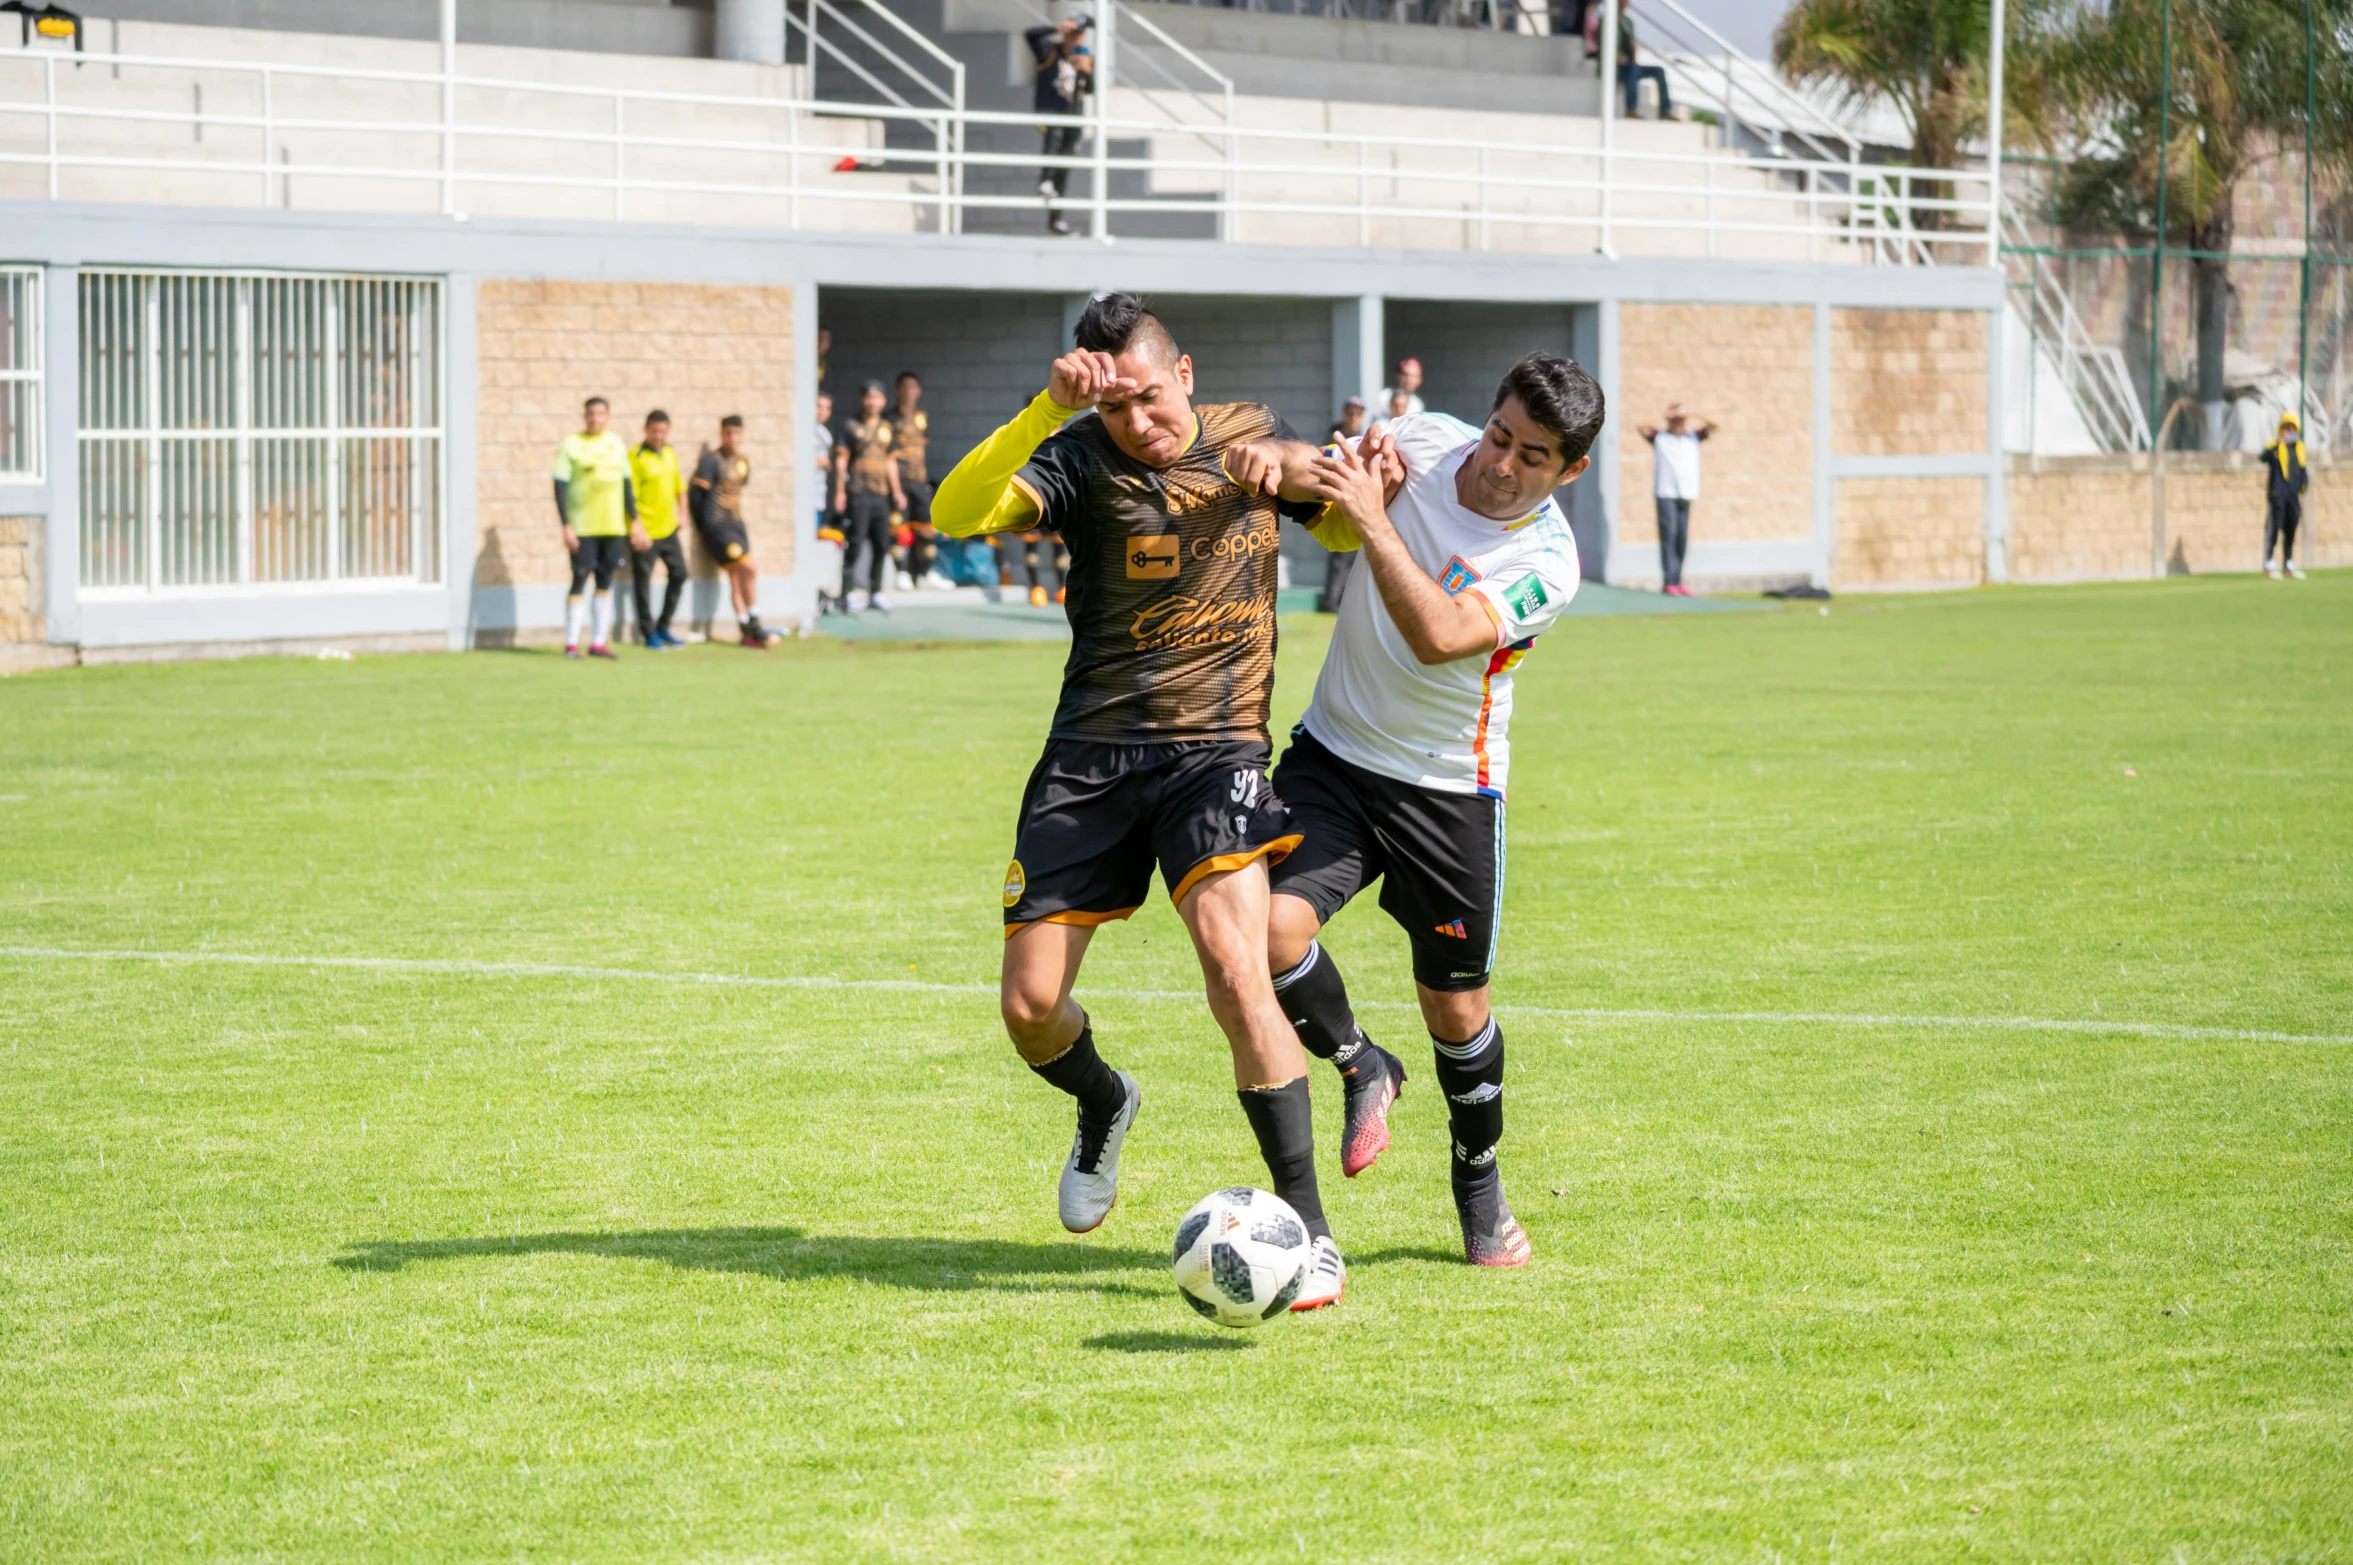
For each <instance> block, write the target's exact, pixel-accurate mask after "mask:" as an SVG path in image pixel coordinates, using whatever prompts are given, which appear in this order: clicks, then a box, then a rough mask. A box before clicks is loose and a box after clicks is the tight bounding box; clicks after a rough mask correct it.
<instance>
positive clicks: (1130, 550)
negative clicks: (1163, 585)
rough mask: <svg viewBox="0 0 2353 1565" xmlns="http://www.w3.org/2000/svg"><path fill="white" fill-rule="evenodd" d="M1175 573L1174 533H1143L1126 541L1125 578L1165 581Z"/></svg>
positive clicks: (1175, 542)
mask: <svg viewBox="0 0 2353 1565" xmlns="http://www.w3.org/2000/svg"><path fill="white" fill-rule="evenodd" d="M1176 573H1177V537H1176V534H1175V533H1145V534H1142V535H1140V536H1138V537H1134V538H1130V539H1129V540H1128V541H1127V579H1128V580H1129V581H1166V580H1168V579H1169V578H1171V577H1173V576H1174V575H1176Z"/></svg>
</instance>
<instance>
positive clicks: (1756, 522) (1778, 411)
mask: <svg viewBox="0 0 2353 1565" xmlns="http://www.w3.org/2000/svg"><path fill="white" fill-rule="evenodd" d="M1813 388H1814V311H1813V308H1812V307H1811V306H1809V305H1722V304H1626V305H1621V306H1620V307H1619V311H1618V395H1617V400H1616V401H1615V402H1614V403H1613V404H1612V405H1611V408H1610V422H1611V423H1612V424H1613V425H1615V426H1616V429H1617V440H1618V463H1619V466H1618V472H1619V479H1618V543H1619V547H1620V548H1622V549H1624V550H1626V551H1627V552H1628V553H1629V555H1630V556H1631V557H1632V558H1634V559H1652V560H1655V558H1656V550H1657V545H1658V526H1657V519H1656V518H1657V513H1656V511H1655V509H1654V508H1653V505H1652V500H1651V495H1652V479H1653V476H1654V475H1653V469H1652V459H1651V451H1650V447H1649V445H1648V444H1647V443H1646V442H1645V441H1644V440H1643V438H1642V436H1641V433H1640V432H1639V429H1638V428H1637V426H1639V425H1642V424H1656V423H1657V422H1658V421H1659V418H1660V415H1661V413H1662V411H1663V410H1664V409H1665V408H1666V406H1667V404H1668V403H1670V402H1681V403H1682V404H1683V405H1684V406H1685V407H1687V408H1689V409H1691V410H1692V411H1694V412H1697V413H1703V414H1706V415H1707V416H1708V417H1710V418H1714V419H1717V420H1720V421H1721V422H1722V424H1723V428H1722V429H1720V430H1719V431H1718V432H1717V433H1716V434H1714V435H1712V436H1710V437H1709V438H1708V441H1707V444H1706V446H1705V448H1704V449H1703V451H1702V454H1701V459H1700V472H1701V485H1700V500H1699V503H1698V504H1696V505H1694V506H1693V507H1692V508H1691V537H1692V541H1693V543H1695V544H1697V543H1704V542H1720V541H1729V540H1748V539H1773V538H1811V537H1812V536H1813V535H1814V498H1813V497H1814V427H1813V425H1814V420H1813V413H1814V389H1813Z"/></svg>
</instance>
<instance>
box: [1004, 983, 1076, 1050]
mask: <svg viewBox="0 0 2353 1565" xmlns="http://www.w3.org/2000/svg"><path fill="white" fill-rule="evenodd" d="M998 1011H999V1013H1000V1014H1001V1015H1002V1016H1003V1017H1004V1019H1005V1035H1006V1036H1007V1037H1009V1038H1011V1039H1012V1040H1013V1047H1014V1049H1015V1051H1016V1052H1018V1053H1019V1054H1020V1055H1021V1057H1022V1058H1023V1059H1025V1060H1027V1061H1029V1062H1030V1063H1031V1064H1032V1065H1043V1064H1045V1063H1046V1061H1048V1060H1050V1059H1052V1058H1053V1057H1054V1056H1055V1055H1057V1054H1059V1053H1061V1052H1062V1050H1063V1049H1064V1048H1067V1047H1068V1046H1069V1042H1070V1040H1069V1039H1067V1038H1063V1039H1057V1038H1056V1037H1055V1033H1056V1032H1057V1031H1058V1030H1059V1027H1058V1023H1059V1022H1060V1021H1061V1019H1062V996H1061V995H1059V994H1047V993H1045V992H1043V991H1041V990H1033V989H1028V988H1025V987H1023V986H1021V985H1017V984H1008V985H1006V986H1005V989H1004V990H1003V992H1002V993H1001V994H1000V995H999V997H998Z"/></svg>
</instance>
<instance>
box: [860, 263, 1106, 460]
mask: <svg viewBox="0 0 2353 1565" xmlns="http://www.w3.org/2000/svg"><path fill="white" fill-rule="evenodd" d="M817 320H818V324H819V325H820V326H824V327H828V328H830V329H831V330H832V332H833V353H832V355H831V357H830V358H829V359H828V360H827V362H826V374H825V385H824V387H823V389H824V390H826V391H829V392H831V393H832V394H833V403H834V417H835V419H836V420H837V421H838V420H840V419H842V418H845V417H847V416H849V415H850V414H851V413H853V412H855V411H856V409H857V403H858V387H859V383H860V382H862V381H867V380H879V381H881V382H882V383H883V384H884V385H885V386H888V385H890V384H891V382H892V381H893V380H895V379H896V378H897V376H898V373H899V371H901V370H910V369H911V370H913V371H914V372H915V373H916V374H918V375H920V376H922V377H923V405H924V408H925V410H926V411H928V412H929V413H930V415H931V442H932V443H931V451H930V456H931V475H932V478H933V479H934V480H935V481H936V480H937V479H938V478H939V477H940V476H941V475H942V474H944V473H946V472H947V470H948V469H949V468H951V467H953V466H955V465H956V463H957V462H958V461H960V460H962V458H963V456H964V453H965V452H967V451H969V450H971V449H972V447H973V446H974V445H976V444H977V443H978V442H979V441H980V440H981V439H982V438H984V437H985V436H986V435H987V434H988V433H989V432H990V431H991V430H993V429H995V428H996V427H997V426H998V425H1000V424H1002V423H1004V422H1005V421H1006V420H1007V419H1009V418H1011V417H1012V416H1013V415H1014V414H1016V413H1018V412H1020V411H1021V410H1022V409H1023V408H1024V407H1026V406H1028V405H1029V400H1030V398H1032V397H1034V396H1036V395H1037V394H1038V392H1039V391H1040V390H1042V389H1043V388H1044V386H1045V384H1046V366H1047V365H1048V364H1050V363H1052V362H1053V360H1054V357H1055V355H1056V354H1058V353H1060V352H1062V351H1063V346H1062V345H1063V342H1064V338H1063V334H1062V298H1061V296H1060V295H1059V294H1050V293H998V292H992V293H972V292H964V291H957V290H951V289H944V288H928V289H922V288H919V289H869V288H827V289H825V290H824V291H823V293H822V294H821V295H820V296H819V299H818V305H817Z"/></svg>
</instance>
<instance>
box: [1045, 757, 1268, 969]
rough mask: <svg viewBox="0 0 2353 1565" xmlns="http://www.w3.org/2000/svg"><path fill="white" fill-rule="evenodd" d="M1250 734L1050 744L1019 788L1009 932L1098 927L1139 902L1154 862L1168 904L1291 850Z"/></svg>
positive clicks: (1263, 763)
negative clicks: (1224, 874)
mask: <svg viewBox="0 0 2353 1565" xmlns="http://www.w3.org/2000/svg"><path fill="white" fill-rule="evenodd" d="M1269 754H1270V751H1269V749H1268V746H1267V745H1266V744H1264V743H1263V742H1261V741H1258V740H1254V739H1204V740H1198V741H1194V742H1191V743H1182V744H1092V743H1089V742H1087V741H1085V740H1078V739H1049V740H1048V741H1047V742H1046V750H1045V753H1044V754H1043V755H1040V756H1039V757H1038V764H1037V768H1036V769H1035V770H1034V771H1032V772H1031V773H1030V774H1029V786H1028V787H1027V788H1025V789H1023V790H1022V795H1021V820H1020V823H1019V825H1018V826H1016V827H1015V830H1014V838H1013V862H1012V863H1011V864H1010V865H1008V866H1006V870H1005V934H1006V937H1007V938H1008V939H1010V938H1011V937H1012V935H1013V932H1014V931H1015V930H1017V929H1020V928H1022V927H1024V926H1025V925H1029V924H1034V923H1038V922H1040V921H1041V920H1042V921H1044V922H1047V923H1054V924H1104V923H1109V922H1110V921H1111V920H1113V919H1116V918H1125V917H1127V916H1128V915H1129V914H1130V913H1133V912H1134V911H1135V910H1136V909H1137V908H1139V907H1141V906H1143V903H1144V898H1145V896H1146V895H1147V894H1149V893H1150V891H1151V889H1152V867H1153V866H1154V865H1155V864H1158V865H1159V867H1160V878H1161V882H1162V883H1163V884H1164V885H1166V886H1167V887H1168V894H1169V900H1170V901H1172V902H1178V901H1182V900H1183V899H1184V896H1185V893H1187V892H1188V891H1191V890H1192V889H1193V886H1194V884H1195V883H1196V882H1198V881H1199V880H1200V879H1201V877H1203V876H1204V875H1211V874H1215V873H1216V872H1218V871H1219V870H1229V869H1239V868H1241V867H1242V866H1243V865H1245V864H1248V863H1249V862H1251V861H1252V860H1253V859H1264V860H1266V861H1267V862H1268V863H1274V862H1276V861H1278V860H1280V859H1281V858H1282V856H1283V855H1284V854H1286V853H1288V852H1290V851H1291V850H1292V849H1293V848H1295V847H1297V846H1298V845H1299V834H1298V833H1297V832H1296V831H1294V830H1293V829H1292V826H1291V815H1290V812H1289V811H1288V810H1286V809H1284V808H1283V801H1282V800H1280V799H1278V798H1276V797H1275V791H1274V789H1273V788H1272V787H1270V786H1268V784H1267V780H1266V763H1267V760H1268V758H1269Z"/></svg>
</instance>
